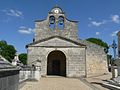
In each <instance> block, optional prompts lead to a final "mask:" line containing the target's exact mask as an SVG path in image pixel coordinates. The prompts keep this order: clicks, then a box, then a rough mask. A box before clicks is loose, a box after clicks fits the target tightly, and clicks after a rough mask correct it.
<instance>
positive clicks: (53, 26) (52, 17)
mask: <svg viewBox="0 0 120 90" xmlns="http://www.w3.org/2000/svg"><path fill="white" fill-rule="evenodd" d="M49 27H50V29H54V28H55V17H54V16H50V17H49Z"/></svg>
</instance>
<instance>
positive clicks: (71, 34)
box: [35, 19, 78, 41]
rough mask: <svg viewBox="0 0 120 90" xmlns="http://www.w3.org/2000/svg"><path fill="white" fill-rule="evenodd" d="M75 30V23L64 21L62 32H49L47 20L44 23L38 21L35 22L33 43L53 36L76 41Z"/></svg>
mask: <svg viewBox="0 0 120 90" xmlns="http://www.w3.org/2000/svg"><path fill="white" fill-rule="evenodd" d="M77 28H78V27H77V23H76V22H72V21H68V20H65V28H64V30H59V29H54V30H51V29H50V28H49V19H46V20H44V21H38V22H35V41H38V40H42V39H45V38H48V37H51V36H55V35H56V36H63V37H67V38H74V39H77V37H78V34H77V32H78V29H77Z"/></svg>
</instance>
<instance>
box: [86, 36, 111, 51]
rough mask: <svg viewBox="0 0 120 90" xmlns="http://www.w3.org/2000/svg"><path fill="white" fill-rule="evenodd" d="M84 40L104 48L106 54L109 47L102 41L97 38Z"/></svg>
mask: <svg viewBox="0 0 120 90" xmlns="http://www.w3.org/2000/svg"><path fill="white" fill-rule="evenodd" d="M86 40H87V41H89V42H92V43H95V44H97V45H100V46H102V47H104V50H105V53H108V49H109V46H108V44H107V43H106V42H104V41H102V40H101V39H98V38H88V39H86Z"/></svg>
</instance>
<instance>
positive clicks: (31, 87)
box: [20, 77, 93, 90]
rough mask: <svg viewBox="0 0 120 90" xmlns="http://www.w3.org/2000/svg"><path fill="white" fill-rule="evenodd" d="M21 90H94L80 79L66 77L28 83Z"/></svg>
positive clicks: (42, 79)
mask: <svg viewBox="0 0 120 90" xmlns="http://www.w3.org/2000/svg"><path fill="white" fill-rule="evenodd" d="M20 90H93V89H92V88H91V87H89V86H87V85H85V84H84V83H83V82H81V81H80V80H79V79H74V78H65V77H47V78H41V79H40V80H39V81H38V82H26V84H25V85H24V86H23V87H22V88H21V89H20Z"/></svg>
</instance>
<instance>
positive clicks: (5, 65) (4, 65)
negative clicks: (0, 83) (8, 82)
mask: <svg viewBox="0 0 120 90" xmlns="http://www.w3.org/2000/svg"><path fill="white" fill-rule="evenodd" d="M13 68H15V67H14V66H13V65H12V64H11V63H10V62H8V61H7V60H4V59H3V58H1V57H0V71H1V70H2V69H13Z"/></svg>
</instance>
